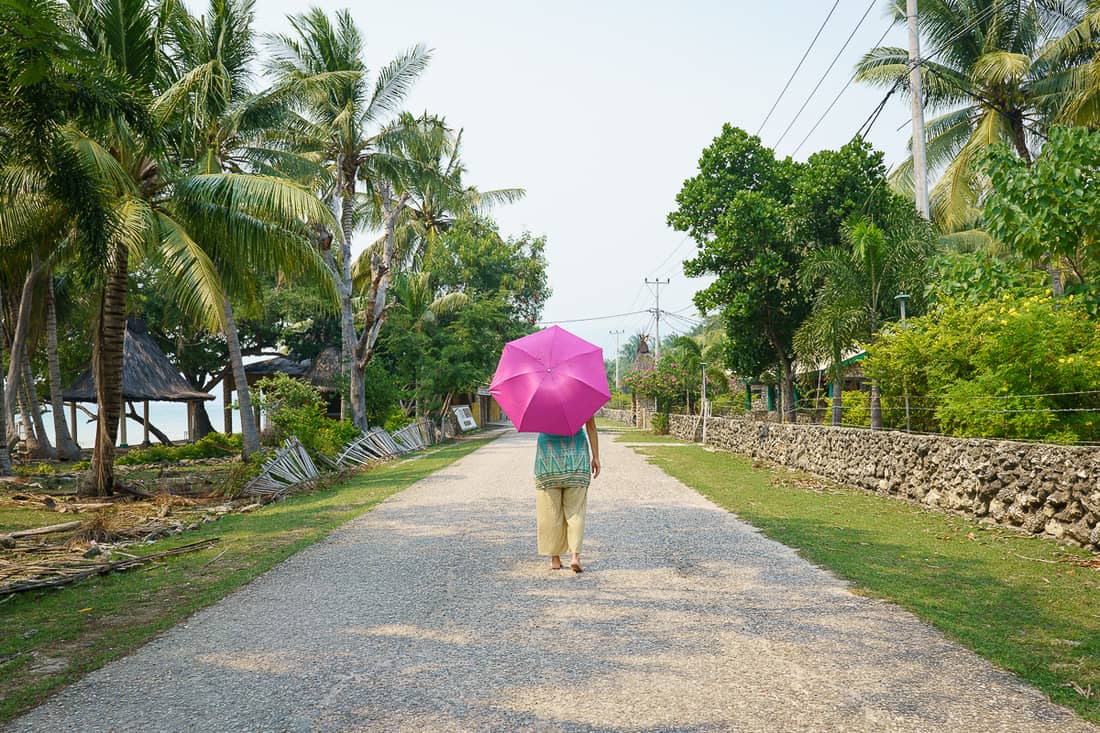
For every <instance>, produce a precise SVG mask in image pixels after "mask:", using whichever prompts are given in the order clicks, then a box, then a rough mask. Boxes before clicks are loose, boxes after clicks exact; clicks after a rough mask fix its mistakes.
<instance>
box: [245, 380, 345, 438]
mask: <svg viewBox="0 0 1100 733" xmlns="http://www.w3.org/2000/svg"><path fill="white" fill-rule="evenodd" d="M256 387H257V391H258V393H259V400H258V401H259V403H260V407H261V408H262V409H263V410H264V411H266V412H267V415H268V419H269V420H271V425H272V426H273V427H274V428H275V439H276V440H277V441H282V440H285V439H286V438H289V437H290V436H292V435H293V436H295V437H296V438H298V441H299V442H300V443H301V444H302V446H303V447H304V448H305V449H306V450H307V451H309V453H310V454H312V455H314V456H317V455H328V456H331V455H333V454H335V453H337V452H339V450H340V449H341V448H343V447H344V445H346V444H347V443H348V442H349V441H350V440H352V439H353V438H355V437H357V436H359V434H360V431H359V429H358V428H357V427H355V426H354V425H353V424H352V423H351V422H349V421H346V420H345V421H343V422H341V421H337V420H330V419H329V418H328V417H327V416H326V415H325V409H326V408H325V402H324V400H323V399H322V397H321V393H320V391H319V390H318V389H317V388H316V387H314V386H312V385H310V384H306V383H305V382H300V381H298V380H297V379H293V378H291V377H288V376H287V375H285V374H277V375H275V376H273V377H265V378H264V379H261V380H260V381H259V382H257V383H256Z"/></svg>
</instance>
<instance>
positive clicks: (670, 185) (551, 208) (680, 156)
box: [189, 0, 909, 355]
mask: <svg viewBox="0 0 1100 733" xmlns="http://www.w3.org/2000/svg"><path fill="white" fill-rule="evenodd" d="M868 3H869V0H840V3H839V6H838V7H837V9H836V12H835V14H834V15H833V17H832V19H831V20H830V21H829V24H828V25H827V26H826V28H825V31H824V32H823V33H822V35H821V38H820V39H819V41H818V43H817V45H816V47H815V48H814V50H813V51H812V53H811V54H810V56H809V58H808V59H807V61H806V63H805V64H804V66H803V68H802V70H801V71H800V73H799V74H798V76H797V77H796V78H795V81H794V83H793V84H792V85H791V88H790V89H789V90H788V92H787V94H786V96H785V98H784V100H783V102H782V103H781V104H780V105H779V107H778V109H777V110H776V112H775V114H774V116H773V117H772V119H771V120H770V121H769V123H768V125H767V126H766V127H765V128H764V130H763V133H762V138H763V141H764V143H765V144H767V145H769V146H774V145H776V143H777V140H778V139H779V136H780V134H781V133H782V132H783V130H784V128H786V127H787V125H788V124H789V123H790V122H791V120H792V118H793V117H794V115H795V112H796V111H797V110H798V108H799V106H801V105H802V103H803V102H804V101H805V100H806V98H807V96H808V95H809V93H810V90H811V89H812V88H813V86H814V84H816V83H817V81H818V79H819V78H820V76H821V74H822V73H823V72H824V71H825V69H826V67H827V66H828V65H829V62H830V61H831V60H832V58H833V56H834V55H835V54H836V53H837V52H838V51H839V50H840V48H841V46H842V45H843V43H844V40H845V39H846V38H847V37H848V34H849V33H851V31H852V29H853V28H854V27H855V25H856V23H857V22H858V21H859V19H860V17H861V16H862V15H863V14H864V11H866V10H867V8H868ZM315 4H317V5H320V6H321V7H324V8H328V9H336V8H342V7H348V6H349V3H347V2H318V3H315ZM189 5H191V6H192V7H196V8H197V7H201V6H202V5H205V2H203V1H202V0H198V1H195V0H192V2H190V3H189ZM257 5H258V13H257V16H258V17H257V25H258V28H259V30H261V31H263V32H274V31H278V32H285V31H286V30H287V26H286V23H285V20H284V19H285V16H286V14H287V13H288V12H301V11H303V10H304V9H305V8H306V7H307V6H306V4H304V3H296V2H288V1H287V0H258V2H257ZM887 5H888V3H887V2H886V0H876V2H875V4H874V8H873V9H872V10H871V12H870V14H869V15H868V16H867V19H866V21H865V22H864V24H863V26H862V27H861V28H860V29H859V31H858V32H857V33H856V34H855V36H854V38H853V39H852V41H851V43H850V45H849V46H848V48H847V49H846V50H845V51H844V53H843V54H842V55H841V57H840V60H839V61H838V63H837V65H836V67H835V68H834V69H833V70H832V72H831V73H830V74H829V76H828V77H827V78H826V79H825V81H824V83H822V85H821V89H820V90H819V91H818V92H817V95H816V96H815V97H814V98H813V99H812V100H811V101H810V102H809V104H808V106H807V107H806V111H805V112H804V113H803V114H802V116H801V117H800V118H799V119H798V121H797V122H796V123H795V124H794V126H793V128H792V129H791V131H790V133H789V134H788V135H787V137H786V138H785V139H784V140H783V141H782V143H780V144H779V145H778V147H777V150H778V152H779V153H780V154H781V155H787V154H792V153H793V152H794V149H795V147H796V146H798V144H799V143H800V142H801V141H802V139H803V138H804V137H805V136H806V134H807V133H808V132H809V130H810V128H811V127H812V126H813V124H814V123H815V122H816V121H817V119H818V118H819V117H820V115H821V114H822V112H824V111H825V108H826V107H827V106H828V105H829V103H830V102H831V101H832V100H833V98H834V96H835V95H836V93H837V92H838V91H839V90H840V89H841V87H843V86H844V84H845V82H846V81H847V80H848V78H849V77H850V75H851V71H852V68H853V65H854V63H855V62H856V60H857V59H858V58H859V56H860V55H861V54H863V53H864V52H866V51H867V50H868V49H870V48H871V47H872V46H873V45H874V44H875V43H876V42H877V41H878V39H879V37H880V36H881V35H882V34H883V32H884V31H886V29H887V25H888V20H887V16H886V8H887ZM831 6H832V3H831V2H828V0H771V1H770V2H760V0H755V1H752V2H750V1H748V0H732V1H726V2H720V1H718V0H681V1H680V2H672V1H671V0H665V1H663V2H646V1H639V0H633V1H626V0H622V1H620V0H588V1H587V2H581V1H580V0H557V1H556V2H534V1H524V0H508V1H504V0H491V1H487V0H471V1H470V2H454V0H402V2H389V3H381V2H370V1H369V0H368V1H364V2H357V3H354V4H351V7H352V9H353V10H352V12H353V14H354V16H355V18H356V19H357V21H358V22H359V24H360V27H361V28H362V29H363V32H364V34H365V36H366V38H367V42H368V52H367V61H368V63H369V64H370V65H371V67H372V68H377V67H379V66H381V65H382V64H384V63H385V62H386V61H388V60H389V59H390V58H391V57H393V56H394V55H395V54H396V53H397V52H399V51H400V50H402V49H405V48H407V47H409V46H411V45H412V44H415V43H418V42H420V43H424V44H425V45H427V46H429V47H430V48H432V49H434V57H433V60H432V63H431V66H430V68H429V69H428V71H427V72H426V73H425V74H424V76H423V77H422V79H421V81H420V82H419V83H418V84H417V86H416V88H415V90H414V92H413V93H412V94H411V96H410V97H409V101H408V108H409V109H410V110H411V111H413V112H420V111H423V110H427V111H429V112H432V113H436V114H440V115H443V116H445V117H446V119H447V120H448V122H449V123H450V124H451V125H452V126H454V127H462V128H464V129H465V134H464V138H463V141H464V148H465V160H466V163H467V167H468V169H469V180H470V182H471V183H473V184H474V185H477V186H478V187H479V188H483V189H484V188H496V187H512V186H515V187H521V188H525V189H526V190H527V198H526V199H525V200H524V201H523V202H521V203H519V204H515V205H512V206H509V207H506V208H502V209H499V210H498V211H496V212H495V215H496V218H497V220H498V221H499V222H500V225H501V227H502V230H503V232H504V233H505V234H518V233H520V232H522V231H523V230H525V229H526V230H530V231H532V232H534V233H537V234H545V235H546V237H547V240H548V248H547V255H548V258H549V262H550V268H549V272H550V282H551V285H552V287H553V290H554V295H553V297H552V298H551V300H550V301H549V303H548V304H547V306H546V309H545V311H544V317H545V319H546V320H547V321H562V322H563V325H565V326H566V327H568V328H570V329H572V330H574V331H575V332H577V333H579V334H580V335H582V336H584V337H585V338H588V339H590V340H592V341H595V342H597V343H599V344H601V345H603V346H604V347H605V349H606V351H607V353H608V355H610V354H611V353H612V351H613V349H614V337H612V336H610V335H609V334H608V331H609V330H611V329H625V330H626V331H627V332H628V333H636V332H638V331H640V330H643V329H645V328H647V326H648V324H650V323H651V316H649V315H648V314H641V315H636V316H630V317H626V318H618V319H608V320H599V321H589V322H581V323H564V321H568V320H572V319H578V318H591V317H594V316H604V315H608V314H616V313H623V312H628V311H636V310H641V309H645V308H651V307H653V295H652V293H651V292H650V291H649V290H647V289H646V288H645V287H644V286H643V280H644V279H645V278H646V277H650V278H655V277H660V278H662V279H663V278H666V277H667V278H670V279H671V284H670V285H669V286H667V287H664V288H662V292H661V307H662V308H664V309H667V310H671V311H680V310H683V309H686V310H684V312H685V313H686V314H687V315H693V314H694V310H693V308H691V307H690V306H691V296H692V295H693V293H694V292H695V291H696V290H697V289H699V288H700V287H701V283H700V281H692V280H688V279H686V278H685V277H684V275H683V271H682V268H681V261H682V260H683V259H684V258H685V257H689V256H691V253H692V249H693V245H692V244H691V243H690V242H685V241H684V238H683V235H682V234H679V233H677V232H674V231H672V230H671V229H669V228H668V227H667V226H666V224H665V217H666V216H667V214H668V212H669V211H670V210H671V209H672V208H673V206H674V203H675V202H674V197H675V195H676V192H677V191H678V190H679V189H680V186H681V184H682V183H683V180H684V179H685V178H687V177H689V176H691V175H692V174H693V172H694V170H695V167H696V163H697V161H698V158H699V154H700V152H701V151H702V149H703V148H704V147H705V146H706V145H707V144H708V143H709V142H710V141H711V139H712V138H713V137H714V136H715V135H717V134H718V133H719V131H720V130H721V126H722V124H723V123H725V122H729V123H731V124H734V125H737V126H740V127H744V128H746V129H748V130H749V131H750V132H755V131H756V129H757V128H758V127H759V126H760V124H761V122H762V121H763V119H764V116H765V115H766V114H767V111H768V109H769V108H770V107H771V105H772V103H773V102H774V101H775V98H776V96H777V95H778V93H779V90H780V89H782V87H783V85H784V83H785V82H786V80H787V78H788V76H789V75H790V73H791V71H792V70H793V69H794V67H795V64H796V63H797V62H798V59H799V57H800V56H801V55H802V53H803V52H804V50H805V49H806V47H807V45H808V44H809V43H810V40H811V39H812V37H813V35H814V33H815V32H816V31H817V28H818V26H819V25H820V23H821V21H822V20H824V18H825V16H826V14H827V13H828V11H829V8H830V7H831ZM887 43H892V44H897V45H904V32H903V29H900V28H895V29H893V30H892V31H890V35H889V36H888V37H887ZM883 93H884V92H883V91H882V90H878V89H872V88H867V87H862V86H859V85H856V84H853V85H852V86H851V87H850V88H849V89H848V91H847V92H846V93H845V94H844V96H843V97H842V98H841V101H840V103H839V104H838V105H837V106H836V107H835V108H834V109H833V110H832V112H831V113H830V114H829V115H828V116H827V117H826V118H825V120H824V122H823V123H822V124H821V126H820V127H819V128H818V129H817V131H816V132H815V133H814V134H813V135H812V136H810V138H809V140H808V141H807V142H806V144H805V145H804V146H803V147H802V148H801V150H800V151H799V153H798V155H797V157H798V158H800V159H804V158H805V157H806V156H807V155H808V154H810V153H812V152H813V151H815V150H819V149H822V148H834V147H838V146H840V145H843V144H844V143H845V142H846V141H847V140H848V139H849V138H850V137H851V136H852V135H853V134H854V133H855V131H856V130H857V129H858V128H859V126H860V125H861V124H862V123H863V121H864V120H865V119H866V118H867V117H868V115H869V114H870V113H871V112H872V111H873V110H874V108H875V106H876V105H877V104H878V102H879V100H880V99H881V98H882V95H883ZM907 119H908V105H907V103H906V102H904V101H903V100H902V99H901V98H899V97H894V98H893V99H891V101H890V104H889V105H888V106H887V108H886V110H885V113H884V114H883V115H882V117H881V118H880V119H879V121H878V124H877V126H876V127H875V129H874V131H873V132H872V134H871V136H870V139H871V141H872V142H873V143H874V144H875V146H876V147H878V148H879V149H881V150H883V151H884V152H885V153H886V156H887V160H888V162H897V161H898V160H900V159H901V158H902V157H904V155H905V144H906V141H907V140H908V134H909V132H908V127H905V128H904V129H901V130H899V129H898V128H899V126H902V125H904V124H905V123H906V122H907ZM670 325H675V324H670ZM679 325H680V326H681V327H683V326H684V324H683V322H681V323H680V324H679ZM665 332H666V331H665V329H662V334H664V333H665Z"/></svg>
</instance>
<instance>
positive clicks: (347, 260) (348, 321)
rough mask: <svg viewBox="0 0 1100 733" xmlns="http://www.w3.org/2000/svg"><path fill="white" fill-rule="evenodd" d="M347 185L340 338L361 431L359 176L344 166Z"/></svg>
mask: <svg viewBox="0 0 1100 733" xmlns="http://www.w3.org/2000/svg"><path fill="white" fill-rule="evenodd" d="M342 175H343V177H344V181H345V183H344V188H343V191H342V193H341V196H340V228H341V229H342V230H343V233H344V237H343V241H342V242H340V272H339V276H338V277H337V287H338V289H339V294H340V341H341V353H342V358H343V361H344V364H345V365H346V367H345V369H346V370H347V377H348V391H349V395H348V397H349V402H350V403H351V405H350V408H351V422H352V424H354V425H355V427H357V428H359V429H360V430H364V431H365V430H367V429H368V427H369V426H368V425H367V395H366V391H365V389H364V387H365V385H364V383H363V379H364V367H365V365H361V364H360V360H359V359H358V358H357V357H358V355H357V353H356V352H357V349H356V346H357V344H358V343H359V336H358V335H357V334H356V333H355V309H354V306H353V304H352V294H353V292H354V285H353V279H352V274H351V264H352V260H351V235H352V232H353V230H354V228H355V175H356V171H355V170H354V169H353V168H350V167H348V166H344V170H343V172H342Z"/></svg>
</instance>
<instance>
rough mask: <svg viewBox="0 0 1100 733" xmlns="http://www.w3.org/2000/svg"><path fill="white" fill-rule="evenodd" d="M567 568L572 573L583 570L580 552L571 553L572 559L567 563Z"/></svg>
mask: <svg viewBox="0 0 1100 733" xmlns="http://www.w3.org/2000/svg"><path fill="white" fill-rule="evenodd" d="M569 569H570V570H572V571H573V572H574V573H583V572H584V568H582V567H581V554H580V553H579V552H574V553H573V560H572V561H570V563H569Z"/></svg>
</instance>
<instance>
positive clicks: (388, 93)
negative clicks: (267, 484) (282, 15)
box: [268, 8, 430, 429]
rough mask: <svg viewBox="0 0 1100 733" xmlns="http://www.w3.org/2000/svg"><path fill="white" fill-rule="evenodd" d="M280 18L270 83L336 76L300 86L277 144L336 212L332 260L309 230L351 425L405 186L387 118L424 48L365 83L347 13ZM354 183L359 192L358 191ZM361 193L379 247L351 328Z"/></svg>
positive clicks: (394, 130) (327, 242)
mask: <svg viewBox="0 0 1100 733" xmlns="http://www.w3.org/2000/svg"><path fill="white" fill-rule="evenodd" d="M289 22H290V25H291V27H292V29H293V34H292V35H278V36H274V37H272V39H271V59H270V61H269V63H268V68H269V71H270V72H271V73H272V75H273V77H274V78H275V80H276V83H278V84H282V85H285V86H288V87H292V86H293V85H295V83H300V82H302V81H303V80H308V79H313V78H316V77H318V76H320V75H337V76H335V77H334V83H332V84H331V85H327V86H326V87H324V88H321V89H318V88H316V87H311V86H305V85H302V86H301V88H300V92H301V93H300V94H299V95H297V104H296V111H297V113H298V114H297V115H296V116H295V119H294V120H293V121H292V123H291V125H290V128H289V132H288V133H287V135H286V144H287V146H288V147H289V148H290V149H291V150H293V151H294V152H299V153H302V154H305V155H311V156H312V157H313V159H314V160H315V161H316V162H317V163H318V164H320V165H323V166H324V167H325V169H326V171H327V174H328V176H327V180H326V185H325V187H324V191H325V195H326V197H327V198H329V200H330V202H331V204H332V208H333V210H335V211H338V212H339V217H340V230H341V233H342V235H343V236H342V237H341V238H340V242H339V259H337V258H336V256H335V253H334V252H333V251H332V245H333V241H334V238H333V237H332V235H331V232H329V231H328V230H327V229H326V228H324V227H319V228H318V240H319V243H320V245H321V247H322V249H323V250H324V251H325V252H326V254H327V261H328V264H329V267H330V268H331V270H332V272H333V273H334V275H335V276H336V285H337V290H338V293H339V297H340V326H341V341H342V351H343V360H344V364H345V369H346V370H347V371H346V376H347V377H348V379H349V383H350V401H351V417H352V421H353V422H354V423H355V424H356V425H357V426H358V427H360V428H361V429H366V428H367V424H366V401H365V393H364V384H363V373H364V369H365V367H366V364H367V362H368V361H369V360H370V355H371V354H372V353H373V349H374V344H375V341H376V340H377V336H378V331H379V330H380V328H381V324H382V322H383V321H384V310H385V305H386V291H387V290H388V287H389V277H390V274H391V273H390V270H391V268H392V263H393V255H394V246H395V242H394V238H395V230H396V228H397V219H398V216H399V215H400V213H401V211H402V209H403V208H404V207H405V206H406V204H407V203H408V200H409V195H410V194H409V193H408V191H407V190H406V191H404V192H399V191H397V187H395V185H394V179H395V178H396V177H398V176H397V170H398V168H399V167H400V165H399V163H400V161H399V160H398V159H397V157H396V156H395V155H394V150H395V149H397V148H399V147H400V143H399V142H396V141H395V140H394V138H396V137H398V136H399V135H400V133H401V132H408V131H407V130H405V129H404V128H403V127H402V126H395V125H393V124H391V123H390V121H391V119H392V117H393V116H394V115H395V114H396V113H397V112H398V109H399V107H400V105H401V103H402V102H403V100H404V98H405V95H406V94H407V93H408V91H409V89H410V88H411V86H412V84H413V82H415V81H416V79H417V77H419V75H420V74H421V73H422V72H423V71H424V69H425V68H426V67H427V64H428V61H429V58H430V54H429V53H428V51H427V49H425V48H424V47H423V46H414V47H413V48H411V49H409V50H408V51H406V52H405V53H403V54H401V55H399V56H398V57H397V58H395V59H394V60H392V61H391V62H390V63H389V64H387V65H386V66H384V67H382V69H381V70H380V71H379V72H378V73H377V75H375V78H374V81H373V84H372V83H371V81H370V75H369V73H368V68H367V66H366V63H365V61H364V58H363V56H364V46H365V43H364V39H363V36H362V34H361V33H360V32H359V29H358V28H357V27H356V26H355V22H354V21H353V20H352V17H351V14H350V13H349V12H348V11H346V10H342V11H338V12H337V13H336V14H335V16H334V17H333V18H329V16H327V15H326V14H325V13H324V11H322V10H320V9H318V8H313V9H311V10H309V11H307V12H306V13H304V14H301V15H292V16H290V18H289ZM361 183H362V184H363V186H364V188H363V190H360V189H359V185H360V184H361ZM361 194H366V196H368V197H369V198H370V200H371V202H372V203H373V206H370V207H368V210H369V211H371V212H373V213H375V214H377V219H376V220H375V221H373V222H371V223H374V224H380V225H381V226H380V227H379V228H381V229H382V230H383V237H384V244H383V246H382V248H381V251H380V252H375V253H374V254H373V256H372V258H371V267H370V271H371V276H370V286H369V290H370V292H368V301H367V302H368V312H367V313H366V321H367V323H366V325H365V327H364V328H363V329H362V331H361V332H360V331H359V330H357V328H356V324H355V315H356V312H355V306H354V302H353V301H354V299H355V298H356V296H357V292H356V289H355V283H354V279H353V276H352V266H353V259H352V248H353V241H354V235H355V231H356V229H357V222H356V210H357V208H358V207H359V206H360V204H361V199H362V196H361ZM366 223H367V222H361V224H366Z"/></svg>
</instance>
